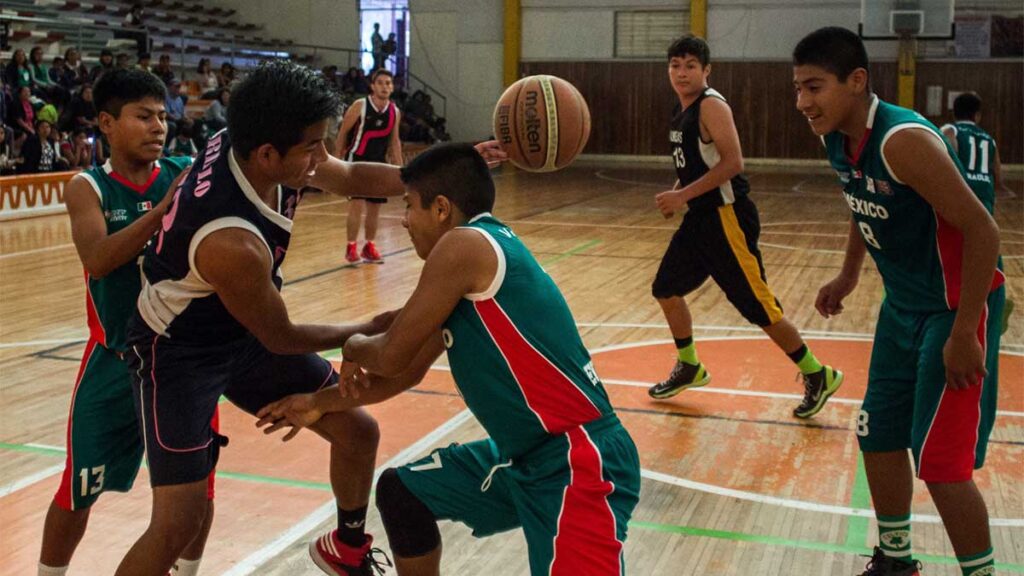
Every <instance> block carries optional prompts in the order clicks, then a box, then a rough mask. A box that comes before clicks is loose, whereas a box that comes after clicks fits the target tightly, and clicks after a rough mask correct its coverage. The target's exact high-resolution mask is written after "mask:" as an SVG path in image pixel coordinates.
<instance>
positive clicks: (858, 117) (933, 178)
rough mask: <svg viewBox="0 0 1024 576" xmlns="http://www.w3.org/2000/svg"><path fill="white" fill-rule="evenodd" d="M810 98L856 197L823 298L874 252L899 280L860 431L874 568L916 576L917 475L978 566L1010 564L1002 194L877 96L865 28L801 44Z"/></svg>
mask: <svg viewBox="0 0 1024 576" xmlns="http://www.w3.org/2000/svg"><path fill="white" fill-rule="evenodd" d="M793 85H794V87H795V89H796V106H797V109H799V110H800V112H801V113H802V114H803V115H804V116H805V117H806V118H807V121H808V124H809V125H810V128H811V130H812V131H813V132H814V133H815V134H816V135H818V136H820V137H821V139H822V142H823V143H824V144H825V149H826V153H827V155H828V158H829V162H830V163H831V165H832V168H833V169H834V170H835V171H836V174H837V175H838V176H839V179H840V181H841V183H842V186H843V195H844V197H845V199H846V202H847V204H849V206H850V210H851V213H852V218H851V220H850V228H849V235H848V240H847V246H846V256H845V259H844V262H843V266H842V270H841V272H840V273H839V275H838V276H837V277H836V278H835V279H833V280H832V281H831V282H829V283H827V284H826V285H825V286H823V287H822V288H821V290H820V291H819V293H818V296H817V300H816V302H815V306H816V308H817V309H818V311H819V312H820V313H821V314H822V315H823V316H825V317H829V316H832V315H835V314H839V313H841V312H842V310H843V304H842V303H843V300H844V299H845V298H846V296H848V295H849V294H850V293H851V292H852V291H853V289H854V288H855V287H856V285H857V281H858V279H859V276H860V271H861V267H862V265H863V262H864V255H865V253H870V254H871V256H872V258H873V260H874V261H875V264H876V265H877V267H878V271H879V273H880V274H881V276H882V282H883V285H884V286H885V300H884V302H883V303H882V308H881V312H880V313H879V318H878V324H877V327H876V330H875V340H874V349H873V351H872V354H871V366H870V370H869V373H868V389H867V392H866V394H865V397H864V404H863V405H862V407H861V411H860V415H859V418H858V423H857V436H858V439H859V442H860V447H861V451H862V452H863V455H864V464H865V468H866V470H867V477H868V484H869V486H870V489H871V497H872V500H873V502H874V506H875V511H876V514H877V517H878V526H879V546H878V547H877V548H876V549H875V554H874V556H873V557H872V559H871V562H870V563H869V564H868V567H867V570H866V571H865V572H864V575H867V576H896V575H898V576H911V575H916V574H918V573H919V572H918V570H919V568H920V564H919V563H918V562H916V561H915V560H914V559H913V555H912V551H911V545H910V506H911V500H912V492H913V477H914V473H913V470H912V468H911V461H910V458H909V457H908V453H907V450H908V449H909V450H911V452H912V454H913V457H914V459H915V462H916V465H917V476H918V477H919V478H920V479H921V480H923V481H924V482H925V483H926V484H927V486H928V491H929V493H930V494H931V496H932V499H933V500H934V501H935V505H936V507H937V508H938V510H939V514H940V515H941V516H942V519H943V522H944V524H945V527H946V532H947V534H948V535H949V539H950V541H951V542H952V544H953V548H954V550H955V551H956V554H957V558H958V560H959V561H960V567H961V570H962V571H963V574H964V575H965V576H982V575H989V574H993V573H994V571H995V568H994V561H993V555H992V544H991V539H990V537H989V529H988V511H987V509H986V506H985V501H984V500H983V499H982V497H981V493H980V492H979V491H978V488H977V486H976V485H975V484H974V481H973V480H972V474H973V471H974V470H975V469H976V468H980V467H981V465H982V464H983V463H984V459H985V448H986V445H987V442H988V437H989V434H990V433H991V431H992V425H993V422H994V418H995V413H996V396H997V394H996V384H997V370H998V357H999V335H1000V333H999V327H998V321H993V320H998V318H999V317H1000V313H1001V309H1002V306H1003V301H1004V298H1005V291H1004V288H1003V282H1004V277H1003V274H1002V271H1000V270H999V268H998V266H997V261H998V255H999V230H998V228H997V227H996V225H995V221H994V220H993V219H992V215H991V213H990V210H991V207H992V198H991V197H990V196H991V193H990V192H988V193H979V192H978V191H976V190H975V191H972V189H971V188H970V187H969V186H968V184H967V181H966V178H965V172H964V169H963V167H962V166H961V165H960V162H959V160H958V159H957V157H956V154H955V153H954V152H953V150H952V149H950V147H949V146H948V144H947V142H946V141H945V140H944V139H943V137H942V134H941V133H940V132H939V129H938V128H936V127H935V126H934V125H932V124H931V123H930V122H928V121H927V120H925V119H924V117H922V116H921V115H920V114H918V113H916V112H914V111H913V110H908V109H906V108H900V107H898V106H894V105H892V104H888V103H886V102H882V101H881V100H879V99H878V97H877V96H875V95H874V94H872V92H871V87H870V82H869V77H868V58H867V52H866V51H865V49H864V44H863V42H862V41H861V39H860V37H859V36H857V35H856V34H855V33H853V32H851V31H849V30H847V29H845V28H832V27H830V28H822V29H820V30H817V31H815V32H812V33H811V34H809V35H808V36H806V37H805V38H804V39H803V40H801V41H800V43H799V44H798V45H797V47H796V49H795V50H794V52H793Z"/></svg>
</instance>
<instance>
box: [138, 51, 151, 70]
mask: <svg viewBox="0 0 1024 576" xmlns="http://www.w3.org/2000/svg"><path fill="white" fill-rule="evenodd" d="M151 59H152V56H150V54H149V52H143V53H142V54H139V61H138V62H137V63H136V66H138V67H139V69H140V70H145V71H146V72H153V71H152V70H151V69H150V66H149V63H150V60H151Z"/></svg>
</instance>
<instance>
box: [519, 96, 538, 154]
mask: <svg viewBox="0 0 1024 576" xmlns="http://www.w3.org/2000/svg"><path fill="white" fill-rule="evenodd" d="M537 98H538V95H537V91H536V90H530V91H528V92H527V93H526V104H525V109H524V110H523V114H524V117H525V118H526V142H527V143H528V144H529V149H530V152H533V153H536V152H540V113H538V112H537Z"/></svg>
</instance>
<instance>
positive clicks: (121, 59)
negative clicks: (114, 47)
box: [114, 52, 132, 68]
mask: <svg viewBox="0 0 1024 576" xmlns="http://www.w3.org/2000/svg"><path fill="white" fill-rule="evenodd" d="M131 66H132V62H131V58H129V57H128V55H127V54H125V53H124V52H118V54H117V57H116V58H115V59H114V67H115V68H131Z"/></svg>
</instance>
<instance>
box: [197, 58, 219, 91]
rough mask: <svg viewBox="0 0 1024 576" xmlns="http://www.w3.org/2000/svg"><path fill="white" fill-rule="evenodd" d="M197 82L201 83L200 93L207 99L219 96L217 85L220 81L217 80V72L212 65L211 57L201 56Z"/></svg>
mask: <svg viewBox="0 0 1024 576" xmlns="http://www.w3.org/2000/svg"><path fill="white" fill-rule="evenodd" d="M196 82H198V83H199V93H200V94H202V95H203V98H204V99H206V100H211V99H213V98H216V97H217V87H218V86H219V85H220V82H219V81H218V80H217V73H216V72H214V71H213V68H211V67H210V59H209V58H201V59H200V60H199V66H198V67H197V68H196Z"/></svg>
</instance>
